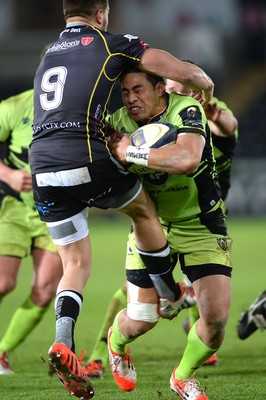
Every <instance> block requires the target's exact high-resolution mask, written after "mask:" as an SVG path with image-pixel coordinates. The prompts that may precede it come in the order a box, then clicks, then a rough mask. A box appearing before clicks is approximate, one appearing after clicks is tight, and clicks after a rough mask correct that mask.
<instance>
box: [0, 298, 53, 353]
mask: <svg viewBox="0 0 266 400" xmlns="http://www.w3.org/2000/svg"><path fill="white" fill-rule="evenodd" d="M47 309H48V307H39V306H36V304H34V303H33V302H32V300H31V298H30V297H28V298H27V299H26V300H25V302H24V303H23V304H22V305H21V306H20V307H19V308H18V309H17V310H16V312H15V314H14V315H13V317H12V319H11V321H10V323H9V326H8V328H7V330H6V332H5V334H4V336H3V338H2V340H1V342H0V354H1V353H3V352H4V351H9V352H10V351H12V350H14V349H15V348H16V347H17V346H18V345H19V344H20V343H21V342H23V341H24V340H25V339H26V337H27V336H28V335H29V334H30V332H31V331H32V330H33V329H34V328H35V326H36V325H37V324H38V323H39V322H40V321H41V319H42V317H43V315H44V313H45V312H46V310H47Z"/></svg>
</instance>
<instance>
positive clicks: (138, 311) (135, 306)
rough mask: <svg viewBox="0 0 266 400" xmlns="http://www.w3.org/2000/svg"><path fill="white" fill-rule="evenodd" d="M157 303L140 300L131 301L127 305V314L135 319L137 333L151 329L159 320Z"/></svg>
mask: <svg viewBox="0 0 266 400" xmlns="http://www.w3.org/2000/svg"><path fill="white" fill-rule="evenodd" d="M157 309H158V305H157V304H150V303H141V302H138V301H137V302H134V303H133V302H131V303H128V305H127V315H128V317H129V318H130V319H132V320H134V321H136V327H137V330H138V334H143V333H145V332H148V331H149V330H150V329H152V328H153V327H154V326H155V325H156V324H157V322H158V321H159V314H158V311H157Z"/></svg>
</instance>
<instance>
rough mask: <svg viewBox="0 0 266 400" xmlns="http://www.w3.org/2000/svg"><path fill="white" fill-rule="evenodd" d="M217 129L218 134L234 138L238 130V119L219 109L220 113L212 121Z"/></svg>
mask: <svg viewBox="0 0 266 400" xmlns="http://www.w3.org/2000/svg"><path fill="white" fill-rule="evenodd" d="M211 121H212V123H213V124H214V125H215V127H216V132H214V133H217V134H222V135H223V136H232V135H233V134H234V133H235V131H236V130H237V128H238V122H237V119H236V118H235V117H234V116H233V115H232V114H231V113H229V112H228V111H227V110H223V109H219V112H217V114H216V115H215V116H214V118H212V119H211Z"/></svg>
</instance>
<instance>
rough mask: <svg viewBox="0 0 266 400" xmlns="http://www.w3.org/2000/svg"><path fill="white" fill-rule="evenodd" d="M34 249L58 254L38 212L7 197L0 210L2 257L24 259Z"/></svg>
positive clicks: (0, 249) (0, 252) (0, 251)
mask: <svg viewBox="0 0 266 400" xmlns="http://www.w3.org/2000/svg"><path fill="white" fill-rule="evenodd" d="M32 248H39V249H43V250H49V251H51V252H53V253H56V252H57V250H56V247H55V246H54V244H53V242H52V239H51V236H50V233H49V231H48V229H47V227H46V224H45V222H42V221H41V220H40V217H39V214H38V212H37V210H34V209H31V208H30V207H27V206H26V205H25V204H24V203H22V202H21V201H19V200H17V199H15V198H14V197H11V196H5V197H4V198H3V201H2V204H1V208H0V255H3V256H14V257H19V258H23V257H26V256H27V255H29V254H30V253H31V250H32Z"/></svg>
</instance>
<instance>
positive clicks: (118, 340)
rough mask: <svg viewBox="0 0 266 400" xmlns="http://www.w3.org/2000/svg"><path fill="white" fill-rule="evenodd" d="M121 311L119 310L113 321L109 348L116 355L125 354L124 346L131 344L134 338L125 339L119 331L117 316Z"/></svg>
mask: <svg viewBox="0 0 266 400" xmlns="http://www.w3.org/2000/svg"><path fill="white" fill-rule="evenodd" d="M122 311H123V310H121V311H120V312H119V313H118V314H116V317H115V319H114V323H113V326H112V336H111V340H110V343H111V348H112V350H113V351H114V352H115V353H117V354H125V353H126V346H127V345H128V344H129V343H131V342H133V341H134V340H135V338H132V339H129V338H127V337H125V336H124V335H123V334H122V333H121V332H120V330H119V326H118V320H119V316H120V314H121V312H122Z"/></svg>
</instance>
